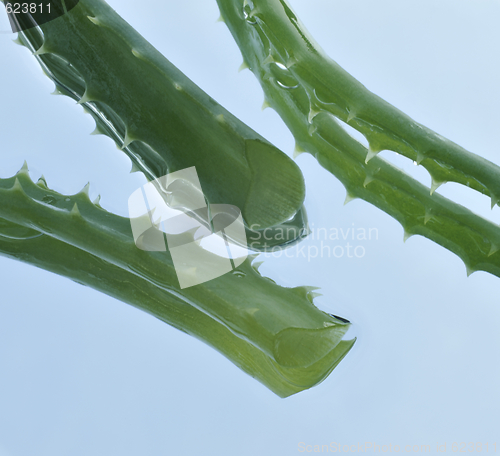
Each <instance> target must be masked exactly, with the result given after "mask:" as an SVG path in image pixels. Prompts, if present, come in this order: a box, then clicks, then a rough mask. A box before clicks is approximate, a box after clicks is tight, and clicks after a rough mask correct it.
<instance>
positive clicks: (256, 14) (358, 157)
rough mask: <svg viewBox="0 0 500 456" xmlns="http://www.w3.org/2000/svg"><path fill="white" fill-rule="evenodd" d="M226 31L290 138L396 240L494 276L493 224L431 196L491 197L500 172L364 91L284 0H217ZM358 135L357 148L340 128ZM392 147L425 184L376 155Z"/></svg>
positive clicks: (498, 192) (499, 188) (498, 193)
mask: <svg viewBox="0 0 500 456" xmlns="http://www.w3.org/2000/svg"><path fill="white" fill-rule="evenodd" d="M217 3H218V5H219V8H220V11H221V17H222V18H223V19H224V21H225V22H226V24H227V26H228V27H229V29H230V31H231V33H232V35H233V37H234V38H235V40H236V42H237V44H238V46H239V47H240V49H241V52H242V54H243V58H244V61H245V62H246V65H247V66H248V67H249V68H250V69H251V71H252V72H253V73H254V74H255V76H256V77H257V79H258V80H259V82H260V83H261V85H262V88H263V90H264V93H265V99H266V104H268V105H269V106H271V107H273V108H274V109H276V111H277V112H278V113H279V114H280V116H281V117H282V118H283V120H284V121H285V123H286V124H287V126H288V128H289V129H290V130H291V131H292V133H293V134H294V136H295V139H296V142H297V150H298V151H299V152H300V151H306V152H309V153H311V154H312V155H313V156H315V157H316V159H317V160H318V162H319V163H320V164H321V166H323V167H324V168H326V169H327V170H328V171H330V172H331V173H332V174H334V175H335V176H336V177H337V178H338V179H339V180H340V181H341V182H342V183H343V184H344V186H345V187H346V190H347V198H346V201H350V200H352V199H354V198H362V199H364V200H365V201H368V202H370V203H372V204H373V205H375V206H377V207H378V208H380V209H382V210H383V211H385V212H386V213H388V214H389V215H391V216H392V217H394V218H395V219H396V220H398V221H399V222H400V223H401V224H402V226H403V228H404V230H405V239H406V238H407V237H409V236H411V235H414V234H420V235H422V236H425V237H427V238H429V239H431V240H433V241H434V242H436V243H438V244H440V245H442V246H444V247H445V248H447V249H448V250H450V251H452V252H454V253H455V254H457V255H458V256H459V257H460V258H461V259H462V260H463V261H464V263H465V265H466V268H467V272H468V273H469V274H470V273H472V272H474V271H477V270H484V271H487V272H490V273H492V274H495V275H497V276H500V252H499V250H500V229H499V227H498V226H497V225H495V224H493V223H491V222H489V221H487V220H485V219H484V218H482V217H479V216H478V215H476V214H474V213H472V212H471V211H469V210H468V209H466V208H464V207H462V206H460V205H458V204H455V203H454V202H452V201H450V200H448V199H446V198H444V197H442V196H441V195H439V194H437V193H435V190H436V189H437V188H438V187H439V186H440V185H441V184H443V183H445V182H458V183H460V184H463V185H466V186H468V187H470V188H473V189H475V190H477V191H479V192H481V193H483V194H485V195H488V196H490V197H491V202H492V207H493V206H494V205H495V204H497V203H498V198H500V168H499V167H498V166H496V165H494V164H493V163H491V162H489V161H487V160H485V159H483V158H481V157H478V156H476V155H474V154H472V153H470V152H467V151H466V150H464V149H462V148H461V147H460V146H458V145H456V144H454V143H452V142H451V141H448V140H446V139H445V138H443V137H441V136H439V135H437V134H436V133H434V132H432V131H431V130H429V129H427V128H425V127H423V126H422V125H420V124H418V123H416V122H414V121H413V120H412V119H410V118H409V117H408V116H406V115H405V114H403V113H402V112H400V111H399V110H397V109H396V108H394V107H393V106H391V105H389V104H388V103H386V102H385V101H383V100H382V99H380V98H379V97H377V96H376V95H374V94H372V93H371V92H369V91H368V90H367V89H366V88H365V87H364V86H363V85H361V84H360V83H359V82H358V81H356V80H355V79H354V78H352V77H351V76H350V75H349V74H348V73H346V72H345V71H344V70H343V69H342V68H340V67H339V65H337V64H336V63H335V62H334V61H332V60H331V59H330V58H328V56H326V55H325V54H324V52H323V51H322V50H321V49H320V48H319V47H318V46H317V44H316V43H315V42H314V40H313V39H312V38H310V36H309V34H308V33H307V32H306V31H305V29H304V27H303V26H302V24H301V23H300V21H299V19H298V18H297V17H296V16H295V14H294V13H293V11H292V10H291V8H290V6H289V5H288V4H287V3H286V1H285V0H217ZM343 122H345V123H347V124H348V125H350V126H351V127H353V128H355V129H357V130H358V131H359V132H360V133H362V134H363V135H364V136H365V137H366V139H367V140H368V143H369V148H368V149H367V148H365V147H364V146H362V145H361V144H360V143H359V142H357V141H356V140H355V139H354V138H353V137H351V136H350V135H349V134H348V133H347V132H346V130H345V129H344V128H343V127H342V123H343ZM384 149H388V150H393V151H396V152H399V153H401V154H403V155H404V156H406V157H408V158H410V159H412V160H414V161H415V162H417V164H421V165H422V166H424V167H425V168H426V169H427V170H428V171H429V173H430V174H431V176H432V185H431V187H430V188H428V187H425V186H424V185H421V184H420V183H419V182H417V181H416V180H414V179H413V178H411V177H410V176H408V175H407V174H406V173H405V172H403V171H401V170H399V169H397V168H395V167H394V166H391V165H390V164H389V163H388V162H387V161H385V160H383V159H381V158H380V157H377V153H378V152H380V151H382V150H384Z"/></svg>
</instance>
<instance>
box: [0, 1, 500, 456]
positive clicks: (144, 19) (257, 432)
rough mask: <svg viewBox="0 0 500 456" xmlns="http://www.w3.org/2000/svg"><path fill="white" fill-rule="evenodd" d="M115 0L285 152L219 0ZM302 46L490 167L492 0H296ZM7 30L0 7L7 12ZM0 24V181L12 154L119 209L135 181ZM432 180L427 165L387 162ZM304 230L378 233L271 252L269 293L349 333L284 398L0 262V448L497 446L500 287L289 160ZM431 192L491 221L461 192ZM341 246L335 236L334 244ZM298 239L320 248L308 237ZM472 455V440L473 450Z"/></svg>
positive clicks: (497, 8)
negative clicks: (355, 249)
mask: <svg viewBox="0 0 500 456" xmlns="http://www.w3.org/2000/svg"><path fill="white" fill-rule="evenodd" d="M110 4H111V5H112V6H114V7H115V8H117V9H118V11H119V13H121V14H122V16H123V17H124V18H125V19H126V20H128V21H129V22H131V23H132V24H133V25H134V27H136V28H137V29H138V30H139V31H140V32H141V33H142V34H143V35H144V36H145V37H146V38H147V39H148V40H150V41H151V42H152V43H153V44H154V45H155V46H156V47H157V48H159V49H160V50H161V51H162V52H163V53H164V54H165V55H166V56H167V57H168V58H169V59H170V60H171V61H172V62H173V63H174V64H176V65H177V66H178V67H179V68H180V69H181V70H182V71H184V72H185V73H186V74H187V75H188V76H189V77H190V78H192V79H193V80H194V81H195V82H196V83H197V84H199V85H200V86H201V87H202V88H203V89H204V90H206V91H207V92H208V93H209V94H210V95H211V96H213V97H214V98H215V99H216V100H218V101H219V102H220V103H221V104H222V105H224V106H225V107H226V108H228V109H229V110H230V111H232V112H233V113H234V114H236V115H237V116H239V117H240V118H241V119H242V120H243V121H245V122H247V123H248V124H249V125H251V126H252V127H253V128H254V129H256V130H257V131H258V132H259V133H261V134H262V135H264V136H265V137H266V138H268V139H269V140H271V141H272V142H273V143H275V144H276V145H277V146H278V147H280V148H281V149H282V150H284V151H285V152H286V153H289V154H292V151H293V145H294V143H293V139H292V137H291V135H290V133H289V132H288V131H287V129H286V128H285V127H284V126H283V124H282V122H281V121H280V119H279V117H278V116H277V114H276V113H275V112H274V111H272V110H270V109H268V110H266V111H264V112H261V111H260V107H261V104H262V101H263V96H262V91H261V89H260V87H259V85H258V83H257V82H256V80H255V79H254V77H253V75H252V74H251V73H250V72H249V71H245V72H242V73H239V74H238V73H237V68H238V66H239V65H240V63H241V55H240V53H239V51H238V49H237V47H236V45H235V44H234V42H233V41H232V38H231V36H230V34H229V32H228V30H227V28H226V27H225V26H224V25H223V24H220V23H216V22H215V21H216V19H217V17H218V15H219V13H218V9H217V6H216V3H215V0H212V1H201V0H187V1H185V2H173V1H172V2H162V1H157V0H148V1H145V2H136V1H132V0H121V1H117V0H113V1H110ZM292 6H293V7H294V9H295V10H296V12H297V14H298V16H299V17H301V18H302V20H303V22H304V23H305V25H306V26H307V27H308V28H309V30H310V31H311V33H312V34H313V36H314V37H315V38H316V40H317V41H318V42H319V43H320V44H321V45H322V46H323V48H324V49H325V50H326V51H327V52H328V53H329V55H331V56H332V57H333V58H334V59H335V60H336V61H337V62H338V63H340V64H341V65H342V66H343V67H344V68H345V69H346V70H348V71H349V72H351V74H353V75H354V76H355V77H357V78H358V79H359V80H361V81H362V82H363V83H364V84H365V85H366V86H367V87H368V88H369V89H370V90H372V91H374V92H375V93H377V94H378V95H380V96H382V97H383V98H385V99H386V100H388V101H390V102H391V103H393V104H394V105H396V106H397V107H398V108H400V109H401V110H403V111H404V112H406V113H408V114H409V115H411V116H412V117H413V118H415V119H416V120H417V121H419V122H421V123H423V124H425V125H427V126H428V127H431V128H433V129H434V130H436V131H437V132H438V133H440V134H442V135H443V136H445V137H448V138H450V139H452V140H454V141H455V142H457V143H459V144H461V145H462V146H464V147H466V148H468V149H469V150H471V151H473V152H475V153H477V154H479V155H482V156H484V157H487V158H489V159H490V160H493V161H495V162H497V163H498V162H499V161H500V160H499V158H498V157H499V145H498V144H499V142H498V125H499V123H500V111H499V110H498V106H499V105H500V91H499V89H498V81H499V80H500V65H499V63H498V62H499V59H498V53H499V49H498V46H499V43H500V29H499V28H498V21H499V15H500V4H499V2H498V1H497V0H495V1H493V0H482V1H480V2H479V1H474V2H472V1H470V0H440V1H439V2H436V1H435V0H421V1H419V2H410V1H407V0H381V1H378V2H374V1H372V0H349V1H346V0H344V1H338V0H292ZM1 20H2V21H3V22H2V24H3V27H4V29H5V26H6V24H5V22H6V21H5V17H4V15H3V13H2V19H1ZM12 38H13V36H12V35H11V34H10V35H9V34H2V35H0V48H1V56H2V71H1V72H0V100H1V106H2V110H1V111H0V125H1V127H0V128H1V133H2V146H1V149H2V152H1V159H0V177H9V176H11V175H13V174H14V173H15V172H16V171H17V170H18V169H19V168H20V167H21V165H22V163H23V161H24V159H26V160H27V161H28V164H29V165H30V170H31V175H32V177H33V178H34V179H37V178H38V177H39V175H40V174H41V173H43V174H44V175H45V177H46V178H47V181H48V184H49V186H50V187H52V188H54V189H55V190H57V191H61V192H63V193H67V194H72V193H76V192H77V191H79V190H80V189H81V188H82V187H83V186H84V185H85V184H86V183H87V182H88V181H90V182H91V196H96V195H97V193H101V194H102V196H103V199H102V204H103V206H104V207H105V208H107V209H108V210H111V211H113V212H116V213H119V214H122V215H126V214H127V212H126V210H127V209H126V203H127V198H128V196H129V195H130V194H131V193H132V192H133V191H134V190H135V189H136V188H137V187H139V186H140V185H141V184H143V183H144V179H143V178H142V176H140V175H139V174H134V175H131V174H129V173H128V172H129V169H130V162H129V160H128V159H127V158H126V157H125V156H124V154H123V153H121V152H119V151H118V150H116V149H115V147H114V145H113V143H112V142H111V140H109V139H107V138H105V137H95V136H89V133H90V132H91V131H92V130H93V128H94V125H93V121H92V120H91V118H90V116H87V115H84V114H83V111H82V108H81V107H78V106H76V105H75V103H74V102H73V101H71V100H69V99H67V98H64V97H56V96H51V95H49V93H50V92H52V90H53V84H52V83H51V82H50V81H49V80H48V79H47V78H46V77H44V76H43V75H42V72H41V70H40V69H39V67H38V65H37V64H36V62H35V60H34V58H32V57H31V56H30V54H29V52H28V51H27V50H26V49H24V48H21V47H17V46H16V45H15V44H13V43H11V39H12ZM383 155H384V156H386V157H387V158H388V159H390V160H392V161H393V162H394V163H397V164H398V165H399V166H402V167H405V169H408V170H409V171H410V172H412V173H413V174H414V175H415V176H418V177H419V178H420V179H422V180H423V181H424V182H425V183H426V184H427V185H428V184H429V181H430V179H429V177H428V176H427V175H426V172H425V170H422V169H421V168H420V167H414V166H413V165H412V164H411V163H410V162H408V161H406V160H401V159H397V157H395V154H392V153H388V152H385V153H383ZM297 161H298V163H299V165H300V166H301V168H302V170H303V172H304V175H305V178H306V182H307V185H308V187H307V201H306V203H307V208H308V214H309V218H310V221H311V222H313V223H314V224H315V227H326V228H332V227H333V228H339V229H340V228H343V229H344V230H346V229H348V228H350V227H352V226H353V224H354V227H355V228H365V229H369V228H376V229H377V230H378V233H379V236H378V240H372V241H366V242H361V243H360V244H362V245H363V246H364V247H365V249H366V255H365V256H364V258H362V259H356V258H346V257H344V258H339V259H335V258H315V259H312V260H311V261H309V262H308V261H306V260H305V259H304V258H300V257H295V258H291V259H289V258H288V259H287V258H284V257H283V258H272V257H271V258H269V259H267V260H266V262H265V263H264V265H263V266H262V268H261V271H262V272H263V274H264V275H268V276H270V277H272V278H273V279H275V280H276V281H277V282H278V283H280V284H282V285H284V286H296V285H315V286H319V287H321V292H322V293H323V295H324V296H323V297H320V298H317V299H316V304H317V305H318V306H319V307H321V308H322V309H325V310H328V311H331V312H333V313H335V314H337V315H341V316H343V317H346V318H349V319H350V320H351V321H353V323H354V325H353V328H352V330H351V334H352V335H353V336H357V337H358V341H357V343H356V345H355V347H354V349H353V350H352V351H351V353H350V354H349V355H348V356H347V358H346V359H345V360H344V361H342V363H341V364H340V365H339V367H338V368H337V369H336V370H335V371H334V372H333V374H332V375H331V376H330V377H329V378H328V379H327V380H326V381H325V382H323V383H322V384H321V385H319V386H318V387H315V388H313V389H311V390H310V391H306V392H303V393H300V394H298V395H296V396H293V397H291V398H289V399H285V400H282V399H279V398H277V397H276V396H274V395H273V394H272V393H270V392H269V391H268V390H266V389H265V388H264V387H263V386H261V385H260V384H259V383H257V382H256V381H254V380H253V379H251V378H250V377H248V376H247V375H245V374H244V373H242V372H241V371H239V370H238V369H237V368H236V367H235V366H233V365H232V364H231V363H230V362H229V361H227V360H226V359H225V358H223V357H222V356H220V355H219V354H218V353H216V352H215V351H213V350H211V349H210V348H208V347H206V346H205V345H204V344H202V343H201V342H199V341H197V340H194V339H192V338H190V337H188V336H186V335H184V334H182V333H180V332H179V331H176V330H174V329H172V328H170V327H168V326H167V325H165V324H164V323H161V322H159V321H157V320H155V319H154V318H152V317H150V316H149V315H146V314H145V313H142V312H140V311H138V310H136V309H133V308H131V307H129V306H127V305H125V304H123V303H121V302H118V301H116V300H113V299H111V298H108V297H107V296H104V295H101V294H99V293H97V292H95V291H93V290H91V289H89V288H85V287H82V286H80V285H77V284H75V283H72V282H70V281H69V280H66V279H63V278H60V277H57V276H54V275H52V274H49V273H47V272H44V271H41V270H38V269H35V268H32V267H29V266H25V265H23V264H21V263H17V262H14V261H12V260H8V259H5V258H0V271H1V275H0V286H1V294H0V296H1V302H0V456H32V455H37V456H49V455H50V456H66V455H71V456H87V455H92V456H100V455H103V456H105V455H106V456H109V455H121V456H129V455H134V456H135V455H141V456H142V455H155V456H156V455H158V456H160V455H182V456H184V455H186V456H190V455H223V456H225V455H242V456H254V455H263V456H267V455H273V456H282V455H283V456H285V455H286V456H288V455H293V454H297V453H299V451H298V450H299V446H298V444H299V442H304V443H305V444H307V445H328V444H330V442H338V443H340V444H342V445H344V444H349V445H351V444H358V443H364V442H373V443H376V444H379V445H389V444H392V445H401V446H402V447H403V448H404V446H406V445H411V446H413V445H417V446H420V445H430V446H431V449H432V452H433V453H434V452H435V451H436V450H435V448H436V444H437V443H439V444H441V445H442V444H444V443H446V444H447V450H448V454H451V453H452V444H453V443H454V442H482V443H483V445H485V444H486V443H489V445H490V453H489V454H493V453H492V447H491V445H492V444H493V443H494V442H497V449H498V451H500V435H499V433H498V429H499V424H500V412H499V411H500V394H499V387H498V385H499V384H500V368H499V360H500V354H499V353H500V331H499V327H500V303H499V302H498V301H499V299H498V289H499V280H500V279H498V278H496V277H493V276H489V275H487V274H486V273H482V272H480V273H475V274H473V275H472V276H471V277H470V278H468V279H467V278H466V274H465V267H464V265H463V264H462V263H461V261H460V260H459V259H458V258H457V257H455V256H454V255H452V254H451V253H449V252H447V251H446V250H444V249H442V248H441V247H439V246H436V245H434V244H433V243H431V242H430V241H427V240H425V239H423V238H419V237H413V238H411V239H409V240H408V241H407V242H406V244H403V241H402V239H403V230H402V228H401V226H400V225H399V224H398V223H397V222H395V221H394V220H392V219H391V218H390V217H388V216H386V215H385V214H383V213H382V212H380V211H379V210H377V209H376V208H374V207H371V206H370V205H368V204H367V203H364V202H363V201H360V200H356V201H354V202H352V203H350V204H349V205H347V206H345V207H344V206H343V201H344V198H345V191H344V189H343V187H342V185H340V184H339V183H338V182H337V181H336V179H335V178H333V177H332V176H331V175H330V174H329V173H327V172H326V171H324V170H323V169H322V168H320V167H319V165H317V163H316V162H315V161H314V160H313V158H312V157H311V156H309V155H307V154H304V155H302V156H300V157H299V158H298V160H297ZM439 192H440V193H442V194H445V195H447V196H451V197H453V199H455V200H456V201H459V202H461V203H463V204H465V205H467V206H468V207H471V208H474V209H475V210H476V211H477V212H479V213H481V214H483V215H484V216H486V217H488V218H491V219H493V220H495V221H496V223H499V222H500V215H499V214H500V209H499V208H498V207H496V208H495V210H494V211H491V210H490V209H489V204H490V203H489V201H488V200H487V198H485V197H482V196H481V195H477V194H474V193H473V192H472V191H470V190H469V189H466V188H461V187H459V186H457V185H453V184H448V185H446V186H444V187H442V188H441V189H440V190H439ZM344 244H345V241H331V246H335V245H344ZM304 245H305V246H306V248H307V247H309V246H313V245H316V246H318V245H319V242H318V241H314V240H307V241H306V243H305V244H304ZM483 454H484V450H483Z"/></svg>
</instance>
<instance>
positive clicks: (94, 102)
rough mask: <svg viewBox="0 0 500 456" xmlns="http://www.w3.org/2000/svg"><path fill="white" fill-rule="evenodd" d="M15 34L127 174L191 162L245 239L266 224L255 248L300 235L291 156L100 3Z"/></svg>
mask: <svg viewBox="0 0 500 456" xmlns="http://www.w3.org/2000/svg"><path fill="white" fill-rule="evenodd" d="M16 18H17V19H18V21H19V22H20V23H21V24H22V23H23V21H24V22H29V21H30V17H29V16H27V15H23V14H19V15H16ZM18 38H19V39H18V42H19V43H20V44H23V45H25V46H26V47H28V48H29V49H31V50H32V51H36V52H35V55H36V58H37V60H38V61H39V63H40V64H41V66H42V68H43V69H44V71H45V73H46V74H47V75H48V76H49V77H50V78H51V79H52V80H53V81H54V83H55V84H56V89H57V90H58V91H59V92H60V93H62V94H65V95H68V96H70V97H72V98H73V99H75V100H77V101H78V102H79V103H80V104H82V105H83V106H84V108H85V109H86V110H87V111H88V112H89V113H90V114H91V115H92V116H93V117H94V119H95V120H96V124H97V126H96V133H103V134H106V135H108V136H110V137H111V138H112V139H114V140H115V141H116V143H117V145H118V146H119V147H120V148H122V149H123V150H124V152H125V153H127V155H128V156H129V157H130V158H131V160H132V162H133V168H132V169H133V170H140V171H142V172H144V174H145V175H146V177H147V178H148V179H149V180H154V179H156V178H159V177H162V176H164V175H166V174H167V173H171V172H175V171H178V170H181V169H185V168H189V167H191V166H196V170H197V172H198V175H199V177H200V182H201V185H202V188H203V190H204V193H205V196H206V198H207V200H208V203H209V204H232V205H235V206H237V207H239V208H240V209H241V211H242V215H243V219H244V221H245V225H246V227H247V233H248V234H249V235H252V233H254V232H257V233H260V232H262V231H264V230H268V232H267V234H268V235H267V237H268V238H272V239H271V240H264V238H263V237H262V236H258V235H252V238H255V239H259V240H257V241H255V243H254V245H253V247H254V248H255V249H256V250H266V249H268V248H270V247H272V246H275V245H281V244H286V243H292V242H294V241H298V240H300V239H301V238H303V237H304V235H305V231H306V229H305V227H306V223H307V222H306V215H305V210H304V209H303V207H302V203H303V200H304V197H305V187H304V180H303V176H302V173H301V171H300V169H299V168H298V166H297V165H296V164H295V163H294V162H293V160H291V159H290V158H289V157H288V156H286V155H285V154H284V153H283V152H281V151H280V150H279V149H277V148H276V147H274V146H273V145H272V144H270V143H269V142H268V141H266V140H265V139H264V138H262V137H261V136H260V135H259V134H257V133H256V132H255V131H253V130H252V129H251V128H249V127H248V126H246V125H245V124H243V123H242V122H241V121H239V120H238V119H237V118H236V117H234V116H233V115H231V114H230V113H229V112H228V111H227V110H225V109H224V108H223V107H222V106H220V105H219V104H218V103H217V102H216V101H215V100H213V99H212V98H210V97H209V96H208V95H207V94H206V93H204V92H203V91H202V90H201V89H200V88H199V87H197V86H196V85H195V84H194V83H193V82H192V81H190V80H189V79H188V78H187V77H186V76H185V75H184V74H182V73H181V72H180V71H179V70H178V69H177V68H176V67H175V66H174V65H172V64H171V63H170V62H169V61H168V60H167V59H166V58H165V57H163V56H162V55H161V54H160V53H159V52H158V51H157V50H156V49H155V48H154V47H153V46H151V45H150V44H149V43H148V42H147V41H146V40H144V38H142V36H141V35H139V34H138V33H137V32H136V31H135V30H134V29H133V28H132V27H131V26H130V25H128V24H127V23H126V22H125V21H124V20H122V19H121V18H120V17H119V16H118V15H117V14H116V13H115V12H114V10H113V9H111V8H110V7H109V6H108V5H107V4H106V3H105V2H104V1H101V0H80V1H79V3H78V5H77V6H75V7H74V8H73V9H71V10H70V11H69V12H68V13H66V14H64V15H62V16H61V17H59V18H58V19H55V20H52V21H50V22H46V23H44V24H42V25H40V26H39V27H35V28H31V29H27V30H25V31H23V32H20V33H19V37H18ZM250 227H253V229H252V228H250ZM273 232H274V233H275V234H278V233H280V234H281V237H280V236H272V234H273ZM261 244H262V245H261Z"/></svg>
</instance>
